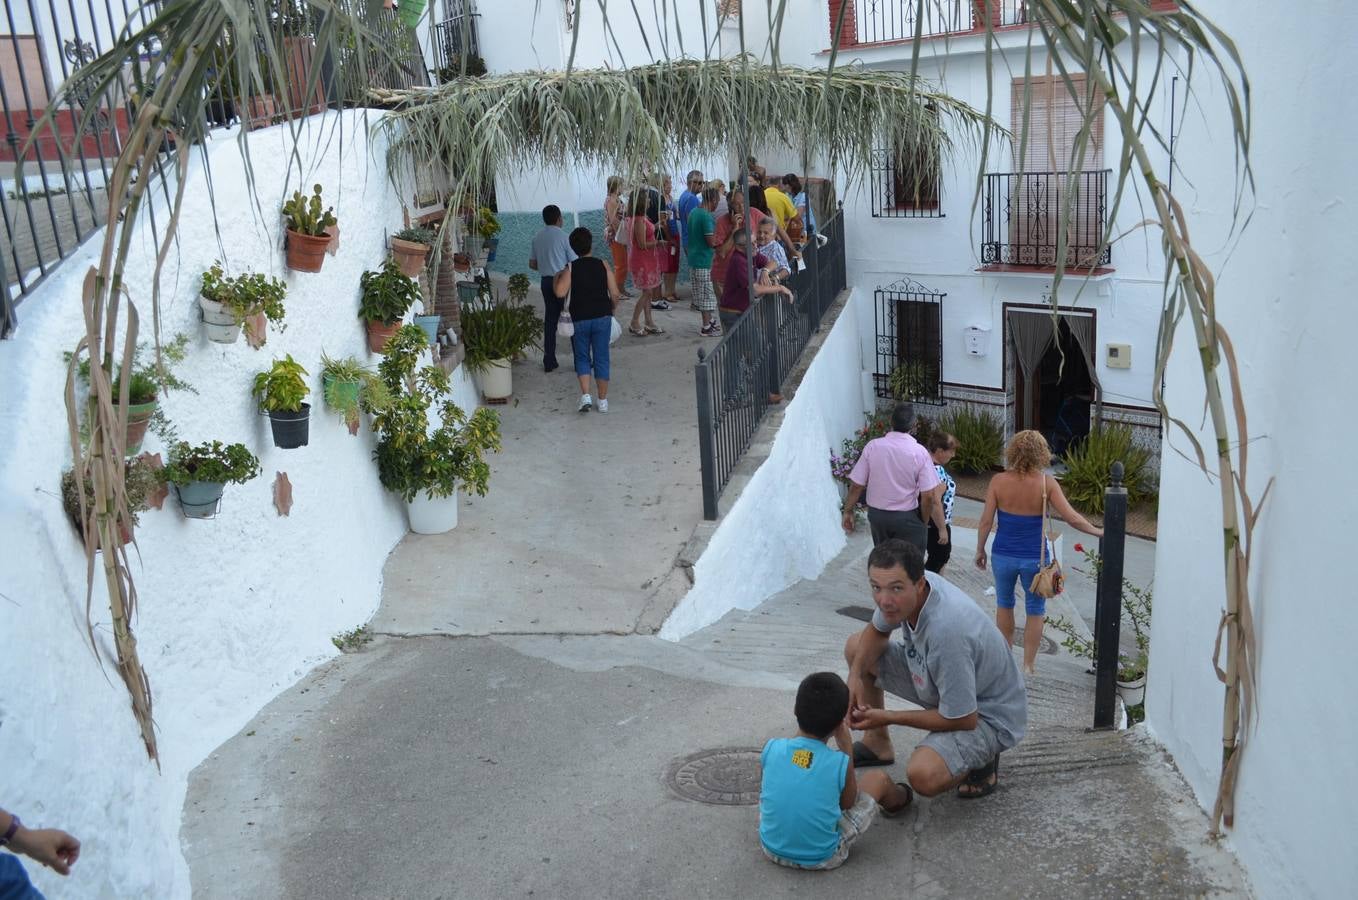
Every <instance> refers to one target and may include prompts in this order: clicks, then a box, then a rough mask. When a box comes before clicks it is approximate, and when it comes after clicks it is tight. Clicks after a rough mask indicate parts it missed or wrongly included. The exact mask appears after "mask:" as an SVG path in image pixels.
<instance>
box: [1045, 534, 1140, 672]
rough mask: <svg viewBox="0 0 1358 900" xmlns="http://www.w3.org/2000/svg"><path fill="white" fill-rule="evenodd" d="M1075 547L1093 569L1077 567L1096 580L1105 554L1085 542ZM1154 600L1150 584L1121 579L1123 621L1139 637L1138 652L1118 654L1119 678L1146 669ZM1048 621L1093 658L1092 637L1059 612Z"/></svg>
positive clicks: (1074, 648)
mask: <svg viewBox="0 0 1358 900" xmlns="http://www.w3.org/2000/svg"><path fill="white" fill-rule="evenodd" d="M1074 549H1075V552H1076V553H1079V554H1081V555H1082V556H1084V558H1085V562H1086V563H1088V564H1089V566H1090V567H1091V568H1092V569H1093V572H1087V571H1085V570H1084V569H1080V568H1076V571H1077V572H1083V573H1084V574H1086V575H1091V574H1092V575H1093V576H1094V579H1095V581H1097V580H1098V578H1099V575H1100V573H1101V572H1102V571H1103V557H1101V556H1100V555H1099V554H1098V553H1097V552H1096V551H1093V550H1087V549H1086V548H1085V545H1084V544H1076V545H1075V547H1074ZM1153 601H1154V594H1153V593H1152V591H1151V589H1150V588H1149V587H1144V588H1143V587H1139V586H1137V585H1135V584H1132V582H1131V581H1129V580H1128V579H1126V578H1123V579H1122V615H1123V620H1124V621H1126V622H1129V623H1131V626H1132V634H1133V636H1134V637H1135V638H1136V653H1135V655H1131V654H1126V653H1119V654H1118V680H1119V681H1134V680H1136V679H1137V678H1139V677H1140V676H1141V675H1144V674H1145V672H1146V663H1147V658H1148V657H1149V655H1150V646H1151V604H1152V603H1153ZM1047 624H1049V625H1051V626H1052V627H1053V628H1055V629H1056V630H1057V631H1060V632H1061V633H1063V634H1064V635H1065V636H1066V638H1065V640H1063V641H1062V642H1061V645H1062V646H1063V647H1065V648H1066V649H1067V650H1069V651H1070V652H1071V653H1072V654H1074V655H1076V656H1083V657H1085V658H1087V659H1094V657H1095V655H1096V654H1097V652H1098V648H1097V647H1096V646H1095V644H1094V642H1093V641H1090V640H1085V639H1084V638H1083V637H1081V636H1080V635H1079V634H1078V633H1077V632H1076V631H1075V628H1074V626H1072V625H1071V623H1070V622H1068V621H1066V620H1065V619H1063V618H1062V617H1060V616H1051V617H1049V618H1048V619H1047Z"/></svg>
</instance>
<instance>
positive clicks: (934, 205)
mask: <svg viewBox="0 0 1358 900" xmlns="http://www.w3.org/2000/svg"><path fill="white" fill-rule="evenodd" d="M869 174H870V176H871V177H870V178H869V180H868V190H869V192H870V193H871V197H872V216H873V218H875V219H942V218H944V212H943V206H942V204H941V202H940V191H939V186H938V182H939V180H940V179H938V178H929V177H927V176H925V175H921V174H919V173H918V172H917V171H916V170H915V169H914V168H909V169H908V168H906V167H905V166H904V165H902V163H901V161H900V160H899V159H898V158H897V155H896V154H894V153H893V152H892V151H890V150H874V151H872V160H871V163H870V172H869Z"/></svg>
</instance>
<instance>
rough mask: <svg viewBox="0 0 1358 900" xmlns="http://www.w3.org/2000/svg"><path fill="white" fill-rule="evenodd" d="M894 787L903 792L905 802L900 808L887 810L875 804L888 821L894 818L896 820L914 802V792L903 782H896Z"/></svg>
mask: <svg viewBox="0 0 1358 900" xmlns="http://www.w3.org/2000/svg"><path fill="white" fill-rule="evenodd" d="M896 787H898V788H900V789H901V790H903V791H905V802H904V803H902V804H901V805H900V806H898V807H896V808H895V809H887V808H886V807H885V806H882V804H880V803H879V804H877V806H878V808H879V809H881V811H882V815H883V816H885V817H886V818H888V819H894V818H896V817H897V816H899V815H900V814H901V813H903V812H905V811H906V810H907V809H909V808H910V807H911V806H912V805H913V804H914V802H915V792H914V791H912V790H911V789H910V785H908V784H906V783H905V782H904V781H898V782H896Z"/></svg>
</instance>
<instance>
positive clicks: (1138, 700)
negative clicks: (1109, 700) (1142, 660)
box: [1118, 672, 1146, 706]
mask: <svg viewBox="0 0 1358 900" xmlns="http://www.w3.org/2000/svg"><path fill="white" fill-rule="evenodd" d="M1118 696H1119V697H1121V698H1122V702H1123V703H1125V704H1127V705H1128V706H1140V705H1141V704H1142V703H1144V702H1145V700H1146V673H1144V672H1142V673H1141V677H1140V678H1134V679H1132V680H1131V681H1122V680H1121V679H1119V680H1118Z"/></svg>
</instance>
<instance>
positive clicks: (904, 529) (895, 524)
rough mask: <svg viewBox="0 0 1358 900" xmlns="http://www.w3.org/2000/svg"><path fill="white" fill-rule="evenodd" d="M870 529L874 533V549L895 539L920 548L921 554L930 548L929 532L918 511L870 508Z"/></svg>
mask: <svg viewBox="0 0 1358 900" xmlns="http://www.w3.org/2000/svg"><path fill="white" fill-rule="evenodd" d="M868 528H869V530H870V531H871V532H872V546H874V547H876V546H877V545H878V544H880V543H882V542H883V541H889V540H891V539H893V538H899V539H900V540H903V541H906V542H907V543H911V544H914V545H915V546H916V547H918V548H919V552H920V553H923V552H925V549H926V548H927V546H928V542H929V532H928V531H927V530H926V529H925V527H924V521H923V520H922V519H921V518H920V517H919V510H918V509H909V510H905V511H904V512H902V511H900V510H895V509H877V508H876V507H872V506H869V507H868Z"/></svg>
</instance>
